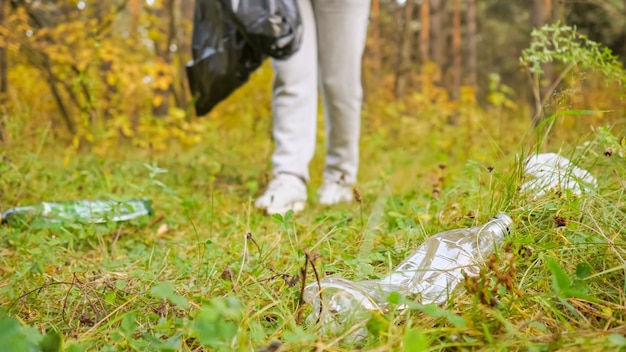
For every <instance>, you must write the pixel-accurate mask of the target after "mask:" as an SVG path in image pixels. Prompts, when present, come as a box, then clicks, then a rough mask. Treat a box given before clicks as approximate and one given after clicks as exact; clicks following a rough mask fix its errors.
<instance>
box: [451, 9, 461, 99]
mask: <svg viewBox="0 0 626 352" xmlns="http://www.w3.org/2000/svg"><path fill="white" fill-rule="evenodd" d="M460 95H461V0H454V10H453V13H452V97H453V98H454V99H458V98H459V97H460Z"/></svg>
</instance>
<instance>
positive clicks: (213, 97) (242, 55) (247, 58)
mask: <svg viewBox="0 0 626 352" xmlns="http://www.w3.org/2000/svg"><path fill="white" fill-rule="evenodd" d="M192 57H193V60H192V61H191V62H189V63H188V64H187V79H188V80H189V88H190V90H191V93H192V95H193V96H194V98H195V99H196V100H195V108H196V114H197V115H198V116H202V115H206V114H207V113H209V112H210V111H211V110H212V109H213V108H214V107H215V105H217V104H218V103H219V102H220V101H222V100H224V99H226V97H228V96H229V95H230V94H231V93H232V92H234V91H235V90H236V89H237V88H239V87H240V86H241V85H243V84H244V83H245V82H247V81H248V77H249V76H250V74H251V73H252V72H254V71H255V70H256V69H257V68H258V67H259V66H261V64H262V63H263V60H264V59H265V55H263V54H262V53H260V52H259V51H257V50H255V49H254V48H253V47H252V46H251V45H250V44H249V43H248V42H246V40H245V39H244V37H243V36H242V35H241V33H239V30H238V29H237V26H236V25H235V23H234V22H233V21H232V19H231V18H230V16H228V15H227V14H226V12H225V11H224V9H223V5H222V4H221V3H219V2H218V1H214V0H197V1H196V7H195V12H194V26H193V34H192Z"/></svg>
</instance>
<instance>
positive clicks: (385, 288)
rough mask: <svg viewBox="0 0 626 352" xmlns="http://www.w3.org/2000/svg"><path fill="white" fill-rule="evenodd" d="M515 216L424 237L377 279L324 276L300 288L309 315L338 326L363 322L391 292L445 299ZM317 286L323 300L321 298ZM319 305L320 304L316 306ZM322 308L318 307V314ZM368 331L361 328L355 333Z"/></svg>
mask: <svg viewBox="0 0 626 352" xmlns="http://www.w3.org/2000/svg"><path fill="white" fill-rule="evenodd" d="M512 223H513V220H512V219H511V217H510V216H508V215H507V214H504V213H500V214H497V215H496V216H494V217H493V218H491V219H489V221H488V222H486V223H485V224H482V225H479V226H475V227H471V228H461V229H455V230H449V231H445V232H441V233H438V234H436V235H433V236H431V237H429V238H428V239H426V241H424V243H422V245H420V246H419V247H418V248H417V250H416V251H415V252H414V253H413V254H412V255H411V256H409V257H408V258H407V259H405V260H404V261H403V262H402V263H400V264H399V265H398V266H397V267H396V268H395V269H394V270H393V271H392V272H391V273H390V274H389V275H387V276H386V277H384V278H382V279H380V280H367V281H358V282H354V281H350V280H346V279H343V278H339V277H327V278H323V279H322V280H320V284H319V285H318V283H317V282H313V283H311V284H309V285H308V286H307V287H305V289H304V300H305V301H306V302H307V303H309V304H311V306H313V312H312V314H311V316H309V318H308V319H307V320H308V321H309V322H313V323H314V322H315V321H316V320H317V319H318V318H319V319H320V321H321V322H322V324H324V325H325V327H326V328H328V329H330V330H335V331H337V330H338V329H339V330H340V331H341V329H345V328H346V327H350V326H352V323H357V322H361V321H363V319H364V318H367V314H368V312H370V311H374V310H381V311H384V310H385V308H386V306H387V297H389V294H390V293H392V292H397V293H400V294H401V295H403V296H409V297H412V298H415V299H416V300H417V301H419V302H421V303H423V304H429V303H436V304H442V303H445V302H446V301H447V300H448V299H449V298H450V297H451V295H452V294H453V292H454V289H455V288H456V287H457V286H458V284H459V283H461V282H462V281H463V280H464V276H463V273H465V274H466V275H469V276H477V275H478V274H479V271H480V267H481V266H482V265H484V263H485V262H486V258H488V257H489V255H490V254H491V253H493V252H494V251H495V249H496V248H498V246H499V245H500V244H501V243H502V242H503V241H504V238H505V237H506V236H507V235H508V234H509V233H510V227H511V225H512ZM320 286H321V289H322V297H323V300H322V301H321V300H320V294H319V291H320ZM320 304H322V307H320ZM320 308H322V309H321V310H322V312H321V316H320V315H319V314H320ZM365 335H366V331H365V330H364V329H360V330H358V331H357V332H356V333H355V334H353V336H352V337H353V338H358V337H363V336H365Z"/></svg>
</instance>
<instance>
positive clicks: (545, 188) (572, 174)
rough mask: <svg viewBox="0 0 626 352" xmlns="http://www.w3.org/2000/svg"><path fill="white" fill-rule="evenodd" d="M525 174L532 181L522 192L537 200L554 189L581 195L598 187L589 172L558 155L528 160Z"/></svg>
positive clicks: (548, 154)
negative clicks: (529, 193)
mask: <svg viewBox="0 0 626 352" xmlns="http://www.w3.org/2000/svg"><path fill="white" fill-rule="evenodd" d="M525 174H526V175H527V176H529V177H530V180H528V181H526V182H525V183H524V184H523V185H522V189H521V191H522V192H527V191H530V192H532V193H534V196H535V197H536V198H538V197H541V196H543V195H544V194H546V192H549V191H550V190H554V189H560V190H570V191H571V192H572V193H573V194H581V193H582V192H583V191H586V190H588V189H590V188H594V187H597V186H598V181H597V180H596V178H595V177H593V176H592V175H591V174H590V173H589V172H588V171H587V170H584V169H581V168H579V167H577V166H576V165H574V164H573V163H572V162H571V161H570V160H569V159H567V158H565V157H563V156H561V155H559V154H556V153H544V154H537V155H533V156H531V157H529V158H527V159H526V168H525Z"/></svg>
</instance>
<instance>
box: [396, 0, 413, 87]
mask: <svg viewBox="0 0 626 352" xmlns="http://www.w3.org/2000/svg"><path fill="white" fill-rule="evenodd" d="M414 4H415V2H414V0H407V1H406V2H405V3H404V21H403V26H402V35H401V38H400V50H399V53H398V54H399V55H398V56H399V57H398V69H397V71H396V84H395V93H396V98H397V99H402V98H404V94H405V92H406V87H407V84H408V80H409V76H410V73H411V47H412V45H411V39H412V37H413V36H412V35H411V22H413V9H414Z"/></svg>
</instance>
